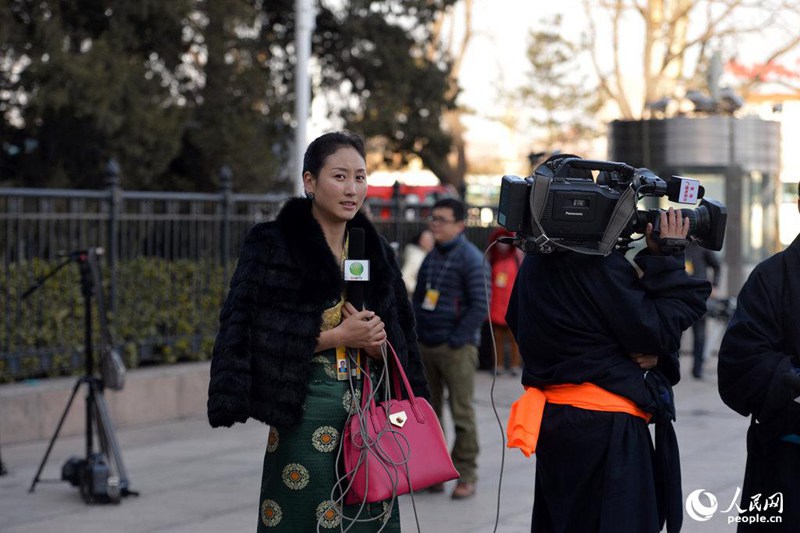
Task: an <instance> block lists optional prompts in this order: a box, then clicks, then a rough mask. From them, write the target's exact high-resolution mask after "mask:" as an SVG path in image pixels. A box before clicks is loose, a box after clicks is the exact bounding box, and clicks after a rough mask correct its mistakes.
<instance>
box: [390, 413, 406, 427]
mask: <svg viewBox="0 0 800 533" xmlns="http://www.w3.org/2000/svg"><path fill="white" fill-rule="evenodd" d="M406 420H408V417H407V416H406V412H405V411H400V412H399V413H392V414H390V415H389V422H391V423H392V425H394V426H397V427H399V428H401V427H403V426H404V425H405V423H406Z"/></svg>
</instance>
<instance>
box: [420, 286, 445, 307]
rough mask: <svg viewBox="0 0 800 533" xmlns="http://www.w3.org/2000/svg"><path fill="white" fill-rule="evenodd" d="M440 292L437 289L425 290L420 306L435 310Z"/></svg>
mask: <svg viewBox="0 0 800 533" xmlns="http://www.w3.org/2000/svg"><path fill="white" fill-rule="evenodd" d="M440 294H441V293H440V292H439V291H438V290H436V289H431V288H428V290H426V291H425V299H424V300H422V308H423V309H424V310H426V311H433V310H435V309H436V304H437V303H438V302H439V295H440Z"/></svg>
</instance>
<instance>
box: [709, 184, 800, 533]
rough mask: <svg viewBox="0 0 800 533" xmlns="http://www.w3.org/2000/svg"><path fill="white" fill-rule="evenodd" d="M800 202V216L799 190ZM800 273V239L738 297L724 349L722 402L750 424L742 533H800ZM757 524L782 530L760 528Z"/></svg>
mask: <svg viewBox="0 0 800 533" xmlns="http://www.w3.org/2000/svg"><path fill="white" fill-rule="evenodd" d="M797 195H798V196H797V207H798V209H800V184H798V191H797ZM798 273H800V235H798V236H797V237H796V238H795V240H794V241H793V242H792V244H790V245H789V247H788V248H786V249H785V250H784V251H782V252H779V253H777V254H775V255H773V256H772V257H770V258H768V259H766V260H765V261H762V262H761V263H759V264H758V265H757V266H756V267H755V269H753V272H752V273H751V274H750V277H749V278H748V279H747V281H746V282H745V284H744V286H743V287H742V289H741V291H740V292H739V297H738V298H737V300H736V312H735V313H734V314H733V317H732V318H731V321H730V323H729V324H728V329H727V330H726V331H725V336H724V337H723V338H722V345H721V346H720V349H719V364H718V367H717V372H718V374H719V393H720V396H721V397H722V401H724V402H725V404H727V405H728V407H730V408H731V409H733V410H734V411H736V412H737V413H739V414H741V415H744V416H751V422H750V428H749V429H748V431H747V466H746V467H745V472H744V485H743V486H742V503H741V507H744V509H743V511H744V512H743V514H742V515H741V516H740V517H738V518H740V519H741V521H740V522H739V529H738V531H740V532H744V531H787V532H788V531H798V528H800V404H798V398H800V386H798V385H799V384H800V368H798V367H800V327H798V320H797V317H798V316H800V275H798ZM765 502H769V505H765ZM776 503H780V506H779V508H778V506H777V505H773V504H776ZM762 510H763V513H762V512H761V511H762ZM759 515H760V516H759ZM757 518H764V519H767V520H774V519H777V520H779V523H778V522H776V521H773V522H771V523H770V522H766V523H756V522H755V519H757ZM749 521H751V523H748V522H749Z"/></svg>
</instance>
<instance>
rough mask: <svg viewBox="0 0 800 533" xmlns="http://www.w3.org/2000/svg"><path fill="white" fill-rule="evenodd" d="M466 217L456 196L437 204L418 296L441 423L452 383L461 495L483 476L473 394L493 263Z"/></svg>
mask: <svg viewBox="0 0 800 533" xmlns="http://www.w3.org/2000/svg"><path fill="white" fill-rule="evenodd" d="M466 215H467V212H466V207H465V206H464V204H463V203H462V202H461V201H460V200H457V199H455V198H444V199H442V200H439V201H437V202H436V203H435V204H434V206H433V209H432V210H431V216H430V218H429V219H428V223H429V226H430V229H431V232H432V233H433V238H434V240H435V241H436V246H435V247H434V249H433V250H432V251H431V252H430V253H429V254H428V255H427V256H426V257H425V260H424V261H423V262H422V266H420V269H419V276H418V277H417V287H416V289H415V290H414V296H413V299H412V301H413V305H414V314H415V315H416V318H417V335H418V337H419V342H420V345H419V348H420V353H421V354H422V361H423V363H424V364H425V370H426V373H427V376H428V380H429V383H430V387H431V404H432V406H433V408H434V409H435V410H436V414H437V415H438V416H439V420H440V421H442V400H443V397H444V388H445V387H447V392H448V399H449V406H450V413H451V415H452V418H453V423H454V425H455V441H454V442H453V446H452V449H451V452H450V454H451V457H452V459H453V464H454V465H455V467H456V469H457V470H458V473H459V474H460V475H461V477H460V479H459V481H458V484H457V485H456V487H455V489H454V490H453V493H452V497H453V498H455V499H460V498H469V497H471V496H473V495H474V494H475V484H476V482H477V480H478V464H477V461H478V451H479V449H478V427H477V421H476V419H475V410H474V409H473V407H472V396H473V391H474V387H475V383H474V381H475V370H476V367H477V364H478V345H479V344H480V330H481V324H483V321H484V319H485V317H486V313H487V310H488V306H487V302H486V291H485V288H484V287H485V283H486V281H487V280H488V278H489V269H488V265H486V268H484V265H483V254H481V252H480V250H478V248H477V247H476V246H475V245H474V244H472V243H471V242H469V241H468V240H467V238H466V237H465V236H464V220H465V218H466ZM443 425H444V424H443ZM431 490H432V491H434V492H437V491H442V490H444V487H443V486H441V485H439V486H435V487H432V489H431Z"/></svg>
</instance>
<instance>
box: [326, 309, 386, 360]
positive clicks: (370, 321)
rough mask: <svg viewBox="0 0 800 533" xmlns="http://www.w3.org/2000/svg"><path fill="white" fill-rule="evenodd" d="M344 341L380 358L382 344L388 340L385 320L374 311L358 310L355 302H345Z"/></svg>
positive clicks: (340, 326)
mask: <svg viewBox="0 0 800 533" xmlns="http://www.w3.org/2000/svg"><path fill="white" fill-rule="evenodd" d="M342 317H344V320H342V323H341V324H339V326H337V327H338V328H340V329H341V337H342V342H343V344H344V345H345V346H349V347H350V348H362V349H363V350H364V351H365V352H366V354H367V355H368V356H370V357H372V358H373V359H380V357H381V346H382V345H383V343H384V342H386V329H385V325H384V323H383V320H381V318H380V317H379V316H378V315H376V314H375V313H374V312H373V311H368V310H365V311H358V310H357V309H356V308H355V307H353V304H351V303H350V302H345V304H344V307H343V308H342Z"/></svg>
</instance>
